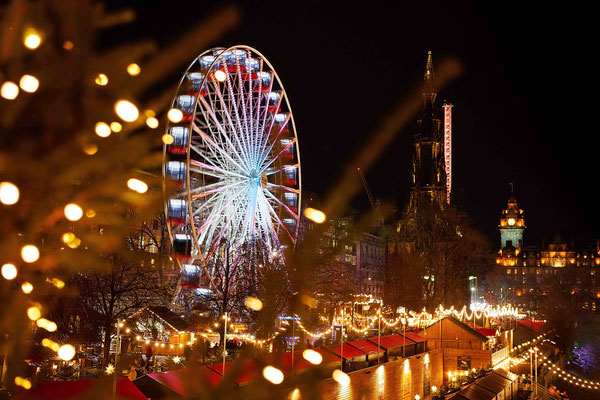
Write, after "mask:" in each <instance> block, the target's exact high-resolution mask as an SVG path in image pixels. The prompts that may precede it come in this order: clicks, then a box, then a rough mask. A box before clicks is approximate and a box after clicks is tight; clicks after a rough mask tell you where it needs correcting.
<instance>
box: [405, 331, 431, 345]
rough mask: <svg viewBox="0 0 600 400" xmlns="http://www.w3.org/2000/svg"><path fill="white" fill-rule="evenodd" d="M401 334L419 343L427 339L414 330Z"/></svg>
mask: <svg viewBox="0 0 600 400" xmlns="http://www.w3.org/2000/svg"><path fill="white" fill-rule="evenodd" d="M403 336H406V337H407V338H409V339H410V340H412V341H413V342H416V343H421V342H426V341H427V339H425V338H424V337H423V336H421V335H419V334H417V333H415V332H404V333H403Z"/></svg>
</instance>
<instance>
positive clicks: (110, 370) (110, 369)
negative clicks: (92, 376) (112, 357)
mask: <svg viewBox="0 0 600 400" xmlns="http://www.w3.org/2000/svg"><path fill="white" fill-rule="evenodd" d="M113 372H115V367H114V366H113V365H112V364H108V366H107V367H106V375H111V374H112V373H113Z"/></svg>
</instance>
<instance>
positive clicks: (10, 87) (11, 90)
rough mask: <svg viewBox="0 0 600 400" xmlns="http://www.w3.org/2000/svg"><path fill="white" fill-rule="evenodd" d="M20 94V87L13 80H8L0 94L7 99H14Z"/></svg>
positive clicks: (0, 88) (1, 88)
mask: <svg viewBox="0 0 600 400" xmlns="http://www.w3.org/2000/svg"><path fill="white" fill-rule="evenodd" d="M18 95H19V87H18V86H17V84H16V83H14V82H11V81H6V82H4V83H3V84H2V87H0V96H2V97H4V98H5V99H6V100H14V99H16V98H17V96H18Z"/></svg>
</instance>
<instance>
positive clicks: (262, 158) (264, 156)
mask: <svg viewBox="0 0 600 400" xmlns="http://www.w3.org/2000/svg"><path fill="white" fill-rule="evenodd" d="M291 118H292V114H290V115H288V116H287V118H286V119H285V120H284V121H283V124H281V128H279V132H277V136H275V138H273V141H272V142H271V144H270V145H269V148H268V149H267V150H266V151H265V149H264V148H263V149H262V150H261V153H260V154H261V155H260V163H261V164H262V163H264V162H265V161H266V159H267V157H268V156H269V154H271V151H273V147H274V146H275V144H276V143H277V140H279V137H280V136H281V134H282V133H283V131H284V130H285V128H286V127H287V124H288V122H289V121H290V119H291ZM274 121H275V117H273V120H272V121H271V129H273V123H274ZM267 135H270V132H269V133H267ZM295 140H296V139H295V138H294V139H293V141H295ZM268 143H269V141H268V140H266V141H265V148H266V146H267V144H268ZM291 144H293V142H292V143H291ZM288 148H289V146H288V147H286V149H285V150H287V149H288Z"/></svg>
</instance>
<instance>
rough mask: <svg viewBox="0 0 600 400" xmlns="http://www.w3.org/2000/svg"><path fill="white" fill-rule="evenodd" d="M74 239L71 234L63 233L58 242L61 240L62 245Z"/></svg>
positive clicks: (73, 235)
mask: <svg viewBox="0 0 600 400" xmlns="http://www.w3.org/2000/svg"><path fill="white" fill-rule="evenodd" d="M74 239H75V234H74V233H72V232H67V233H63V234H62V236H61V237H60V240H62V241H63V243H64V244H68V243H69V242H71V241H72V240H74Z"/></svg>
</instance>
